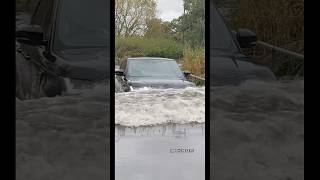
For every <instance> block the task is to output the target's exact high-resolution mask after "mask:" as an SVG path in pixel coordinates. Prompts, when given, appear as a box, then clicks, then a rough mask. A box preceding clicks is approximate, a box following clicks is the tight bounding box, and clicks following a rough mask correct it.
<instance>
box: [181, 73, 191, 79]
mask: <svg viewBox="0 0 320 180" xmlns="http://www.w3.org/2000/svg"><path fill="white" fill-rule="evenodd" d="M183 74H184V76H185V77H186V78H189V76H190V74H191V72H190V71H183Z"/></svg>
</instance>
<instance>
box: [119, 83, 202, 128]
mask: <svg viewBox="0 0 320 180" xmlns="http://www.w3.org/2000/svg"><path fill="white" fill-rule="evenodd" d="M204 121H205V88H204V87H199V88H186V89H145V88H142V89H139V90H135V91H131V92H127V93H117V94H116V95H115V123H116V124H118V125H123V126H150V125H159V124H167V123H180V124H185V123H192V122H197V123H203V122H204Z"/></svg>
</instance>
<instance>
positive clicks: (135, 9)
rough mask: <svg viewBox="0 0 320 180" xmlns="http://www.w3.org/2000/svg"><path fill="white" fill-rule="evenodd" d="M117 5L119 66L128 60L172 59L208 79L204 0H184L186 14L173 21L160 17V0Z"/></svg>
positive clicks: (128, 0)
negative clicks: (205, 65) (143, 58)
mask: <svg viewBox="0 0 320 180" xmlns="http://www.w3.org/2000/svg"><path fill="white" fill-rule="evenodd" d="M115 2H116V3H115V5H116V8H115V27H116V29H115V31H116V45H115V49H116V52H115V56H116V57H115V58H116V59H115V60H116V64H119V63H120V62H121V61H122V60H124V59H126V58H128V57H138V56H149V57H151V56H152V57H164V58H171V59H175V60H177V61H178V63H179V64H181V67H182V69H183V70H188V71H190V72H191V73H192V74H194V75H197V76H200V77H204V74H205V71H204V69H205V67H204V64H205V51H204V50H205V48H204V47H205V44H204V41H205V40H204V32H205V28H204V27H205V21H204V19H205V15H204V12H205V11H204V8H205V7H204V2H205V1H204V0H184V6H185V13H184V14H183V15H181V16H180V17H179V18H177V19H173V20H172V21H170V22H168V21H163V20H161V19H159V18H158V17H157V16H156V6H157V3H156V0H148V3H144V2H145V1H144V0H116V1H115Z"/></svg>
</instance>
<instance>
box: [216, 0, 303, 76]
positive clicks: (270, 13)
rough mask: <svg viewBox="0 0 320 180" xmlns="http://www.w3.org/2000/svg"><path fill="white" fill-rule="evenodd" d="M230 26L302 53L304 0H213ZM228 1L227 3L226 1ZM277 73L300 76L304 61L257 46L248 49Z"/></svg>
mask: <svg viewBox="0 0 320 180" xmlns="http://www.w3.org/2000/svg"><path fill="white" fill-rule="evenodd" d="M216 2H217V5H218V6H219V7H223V8H227V9H229V13H228V14H226V19H227V20H228V22H229V24H230V26H231V27H232V28H233V29H234V30H236V29H238V28H248V29H251V30H253V31H254V32H256V34H257V36H258V39H259V40H260V41H264V42H267V43H269V44H272V45H275V46H278V47H281V48H284V49H288V50H290V51H293V52H297V53H300V54H304V0H268V1H266V0H254V1H253V0H233V1H232V0H216ZM228 3H229V4H228ZM249 53H250V54H251V55H253V56H254V57H255V59H256V60H257V63H261V64H264V65H267V66H269V67H271V68H272V69H273V71H274V72H275V73H276V74H277V75H278V76H287V75H289V76H292V75H293V76H299V77H300V76H304V61H303V60H300V59H295V58H294V57H288V56H285V55H283V54H281V53H277V52H271V51H270V50H266V49H264V48H261V47H256V48H254V49H253V51H249Z"/></svg>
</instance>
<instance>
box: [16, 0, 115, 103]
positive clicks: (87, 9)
mask: <svg viewBox="0 0 320 180" xmlns="http://www.w3.org/2000/svg"><path fill="white" fill-rule="evenodd" d="M108 2H109V1H105V0H90V1H88V0H39V2H38V4H37V6H36V8H35V10H34V12H33V14H32V15H31V17H30V19H27V18H26V19H24V20H23V18H22V20H21V19H20V20H18V21H19V22H17V21H16V24H17V26H16V49H17V51H16V97H17V98H19V99H28V98H39V97H43V96H49V97H52V96H56V95H60V94H61V93H62V92H63V91H65V90H66V88H67V84H66V82H70V81H71V82H72V83H73V84H74V85H75V86H77V85H83V84H87V85H88V84H92V83H95V82H97V81H104V80H106V79H108V78H109V72H108V71H109V69H110V68H109V60H110V52H109V49H110V48H109V45H110V42H109V40H110V14H109V13H110V9H109V8H110V5H109V4H108ZM25 17H27V16H25ZM66 80H67V81H66Z"/></svg>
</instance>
